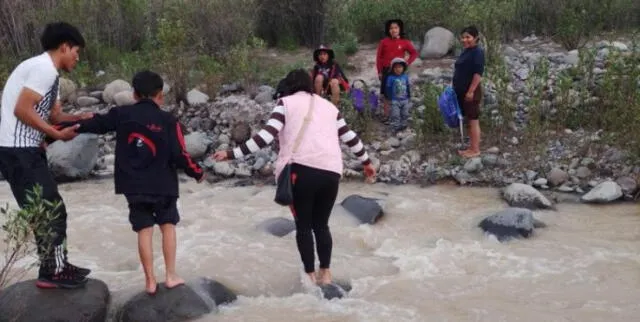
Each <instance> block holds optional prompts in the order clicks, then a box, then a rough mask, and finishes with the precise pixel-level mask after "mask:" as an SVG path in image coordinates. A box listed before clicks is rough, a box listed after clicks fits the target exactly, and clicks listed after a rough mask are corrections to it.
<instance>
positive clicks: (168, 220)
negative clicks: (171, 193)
mask: <svg viewBox="0 0 640 322" xmlns="http://www.w3.org/2000/svg"><path fill="white" fill-rule="evenodd" d="M126 197H127V202H128V203H129V222H130V223H131V226H132V227H131V228H132V229H133V231H135V232H138V231H140V230H142V229H144V228H149V227H153V226H154V225H156V224H157V225H164V224H173V225H176V224H177V223H178V222H179V221H180V214H178V207H177V201H178V198H176V197H168V196H154V195H126Z"/></svg>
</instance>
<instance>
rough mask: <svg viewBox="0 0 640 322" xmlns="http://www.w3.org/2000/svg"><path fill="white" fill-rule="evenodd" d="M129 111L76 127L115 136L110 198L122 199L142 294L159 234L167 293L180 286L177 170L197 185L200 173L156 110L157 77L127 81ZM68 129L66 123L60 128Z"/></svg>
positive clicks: (172, 125) (174, 125)
mask: <svg viewBox="0 0 640 322" xmlns="http://www.w3.org/2000/svg"><path fill="white" fill-rule="evenodd" d="M132 83H133V88H134V96H135V98H136V100H137V101H138V102H137V103H136V104H134V105H132V106H122V107H114V108H112V109H111V110H109V112H108V113H107V114H104V115H99V114H96V115H95V116H94V117H93V118H92V119H88V120H84V121H80V122H76V123H77V124H80V127H79V128H78V129H77V130H76V131H77V132H78V133H96V134H104V133H107V132H111V131H115V132H116V158H115V193H116V194H124V195H125V197H126V198H127V202H128V203H129V221H130V222H131V225H132V228H133V230H134V231H135V232H137V233H138V251H139V252H140V261H141V262H142V267H143V269H144V275H145V281H146V291H147V293H149V294H155V292H156V290H157V283H156V279H155V276H154V273H153V246H152V244H151V241H152V235H153V226H154V225H155V224H158V225H159V226H160V230H161V231H162V248H163V254H164V260H165V265H166V281H165V284H166V286H167V288H173V287H176V286H178V285H181V284H183V283H184V280H183V279H182V278H180V277H179V276H178V275H177V274H176V267H175V261H176V231H175V225H176V224H177V223H178V222H179V221H180V216H179V214H178V209H177V207H176V201H177V199H178V196H179V194H178V175H177V168H182V169H184V170H185V173H186V174H187V175H188V176H190V177H192V178H194V179H196V180H197V181H198V182H202V180H203V179H204V177H205V176H204V172H203V171H202V169H201V168H200V167H199V166H198V165H197V164H196V163H195V162H193V160H192V159H191V157H190V156H189V154H188V153H187V152H186V150H185V145H184V138H183V136H182V131H181V129H180V124H179V123H178V122H177V120H176V118H175V117H173V116H172V115H171V114H170V113H168V112H165V111H162V110H161V109H160V105H162V104H163V102H164V96H163V92H162V87H163V85H164V83H163V81H162V78H161V77H160V76H159V75H158V74H156V73H153V72H150V71H142V72H139V73H138V74H136V75H135V76H134V78H133V82H132ZM65 125H66V126H68V125H69V124H65Z"/></svg>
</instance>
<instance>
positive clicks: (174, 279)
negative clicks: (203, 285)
mask: <svg viewBox="0 0 640 322" xmlns="http://www.w3.org/2000/svg"><path fill="white" fill-rule="evenodd" d="M164 284H165V285H166V286H167V288H174V287H176V286H180V285H183V284H184V280H183V279H182V278H180V276H178V275H167V280H166V281H165V282H164Z"/></svg>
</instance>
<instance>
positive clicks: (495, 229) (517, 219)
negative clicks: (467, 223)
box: [478, 208, 546, 242]
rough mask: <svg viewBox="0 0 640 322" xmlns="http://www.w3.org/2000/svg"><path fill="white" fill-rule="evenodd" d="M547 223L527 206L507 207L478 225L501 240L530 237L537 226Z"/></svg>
mask: <svg viewBox="0 0 640 322" xmlns="http://www.w3.org/2000/svg"><path fill="white" fill-rule="evenodd" d="M545 226H546V225H545V224H544V223H543V222H541V221H538V220H537V219H535V218H534V217H533V212H532V211H531V210H529V209H526V208H507V209H505V210H502V211H500V212H498V213H496V214H493V215H491V216H489V217H487V218H485V219H484V220H482V221H481V222H480V224H478V227H480V228H482V230H483V231H484V232H485V233H487V234H490V235H494V236H496V238H497V239H498V240H499V241H500V242H503V241H508V240H510V239H513V238H521V237H524V238H529V237H530V236H531V235H532V234H533V231H534V229H535V228H542V227H545Z"/></svg>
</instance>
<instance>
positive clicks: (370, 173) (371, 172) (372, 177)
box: [364, 163, 376, 183]
mask: <svg viewBox="0 0 640 322" xmlns="http://www.w3.org/2000/svg"><path fill="white" fill-rule="evenodd" d="M364 175H365V177H367V179H366V181H367V183H374V182H376V168H374V167H373V164H371V163H369V164H367V165H365V166H364Z"/></svg>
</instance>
